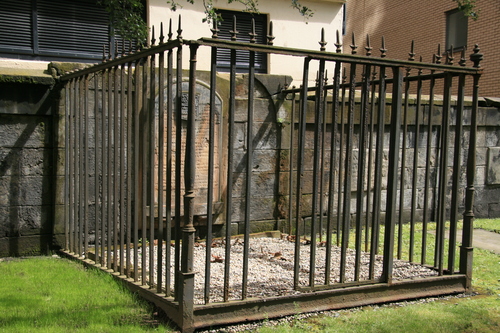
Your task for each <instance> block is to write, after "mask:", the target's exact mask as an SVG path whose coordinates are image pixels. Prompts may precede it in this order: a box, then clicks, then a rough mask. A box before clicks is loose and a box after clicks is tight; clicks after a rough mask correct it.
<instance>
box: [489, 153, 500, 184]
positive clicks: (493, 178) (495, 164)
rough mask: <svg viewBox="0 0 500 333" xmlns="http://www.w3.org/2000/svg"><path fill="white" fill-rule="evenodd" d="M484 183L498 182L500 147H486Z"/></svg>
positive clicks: (499, 174)
mask: <svg viewBox="0 0 500 333" xmlns="http://www.w3.org/2000/svg"><path fill="white" fill-rule="evenodd" d="M487 173H488V175H487V177H486V183H487V184H488V185H498V184H500V147H489V148H488V164H487Z"/></svg>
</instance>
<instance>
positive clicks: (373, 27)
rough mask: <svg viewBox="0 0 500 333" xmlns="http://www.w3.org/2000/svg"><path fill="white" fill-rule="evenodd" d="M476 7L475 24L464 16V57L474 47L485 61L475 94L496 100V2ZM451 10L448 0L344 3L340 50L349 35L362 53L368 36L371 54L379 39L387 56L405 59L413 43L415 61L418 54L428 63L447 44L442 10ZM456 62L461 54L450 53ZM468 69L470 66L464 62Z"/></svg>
mask: <svg viewBox="0 0 500 333" xmlns="http://www.w3.org/2000/svg"><path fill="white" fill-rule="evenodd" d="M477 7H478V8H479V9H480V14H479V19H478V20H477V21H474V20H472V19H471V18H469V23H468V24H469V30H468V36H467V46H468V50H467V52H466V58H467V60H468V57H469V55H470V54H471V53H472V49H473V48H474V45H475V44H478V45H479V47H480V49H481V53H483V54H484V60H483V61H482V62H481V66H482V67H483V68H484V70H485V71H484V74H483V76H482V78H481V89H480V96H489V97H500V80H498V77H499V75H500V66H498V63H497V60H496V55H498V54H499V53H500V43H498V40H497V39H498V37H497V36H499V34H500V1H498V0H483V1H478V2H477ZM454 8H456V3H455V2H453V1H451V0H437V1H425V2H422V1H413V0H356V1H349V2H348V3H347V22H346V23H347V29H346V35H345V36H344V52H349V47H348V45H350V44H351V32H354V34H355V36H356V44H357V45H358V46H359V48H358V53H360V54H364V49H363V48H364V46H365V45H366V35H367V34H369V35H370V38H371V44H372V47H373V48H374V49H373V55H374V56H379V55H380V51H378V49H379V48H380V41H381V38H382V36H384V37H385V40H386V48H387V50H388V51H387V57H388V58H395V59H407V58H408V53H409V52H410V43H411V40H412V39H413V40H414V41H415V53H416V57H415V59H416V60H417V61H418V59H419V58H420V56H422V57H423V61H424V62H430V61H432V55H433V54H434V53H436V52H437V46H438V44H441V52H443V50H444V46H445V43H446V12H447V11H449V10H452V9H454ZM454 57H455V64H456V63H457V62H458V60H459V58H460V53H455V54H454ZM467 66H472V63H471V62H470V61H468V63H467Z"/></svg>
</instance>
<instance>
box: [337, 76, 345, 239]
mask: <svg viewBox="0 0 500 333" xmlns="http://www.w3.org/2000/svg"><path fill="white" fill-rule="evenodd" d="M345 73H346V69H345V67H344V69H343V75H342V100H341V104H340V105H341V107H340V137H339V163H338V165H339V181H338V183H339V186H338V187H339V188H338V198H337V200H338V202H337V246H340V235H341V228H342V227H341V226H342V224H341V223H342V218H341V216H342V212H343V209H342V199H343V193H344V195H345V192H344V188H343V187H342V186H343V185H344V182H343V179H344V168H343V165H344V130H345V128H344V127H345V126H344V125H345V97H346V88H347V84H346V74H345ZM346 150H347V149H346Z"/></svg>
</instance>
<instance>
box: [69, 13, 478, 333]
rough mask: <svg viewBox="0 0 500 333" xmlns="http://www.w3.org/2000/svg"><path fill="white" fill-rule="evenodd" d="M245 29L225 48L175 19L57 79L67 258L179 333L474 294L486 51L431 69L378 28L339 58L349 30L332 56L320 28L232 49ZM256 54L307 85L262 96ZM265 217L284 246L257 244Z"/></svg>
mask: <svg viewBox="0 0 500 333" xmlns="http://www.w3.org/2000/svg"><path fill="white" fill-rule="evenodd" d="M236 24H237V23H236V21H235V22H234V27H235V28H234V29H233V32H232V34H233V35H232V38H231V40H222V39H219V38H218V35H217V32H218V30H217V28H214V29H213V33H214V34H213V36H212V38H201V39H199V40H196V41H195V40H183V38H182V28H181V23H180V18H179V26H178V30H177V36H176V37H175V38H173V32H172V23H171V22H170V26H169V32H168V34H167V36H164V34H163V27H162V28H161V32H160V37H159V44H157V45H155V42H156V41H155V38H154V30H153V40H152V41H151V46H150V47H148V48H146V49H144V50H141V51H139V52H136V53H134V54H120V55H118V54H117V55H115V56H114V57H110V56H107V55H105V56H104V61H103V62H102V63H101V64H97V65H94V66H91V67H88V68H85V69H82V70H79V71H76V72H72V73H67V74H65V75H63V76H62V77H61V80H62V81H63V82H65V84H66V89H65V121H66V127H65V137H66V141H65V146H66V151H65V160H66V164H65V165H66V186H65V207H66V210H65V220H66V223H65V235H66V243H65V245H66V248H65V252H66V253H67V254H68V255H70V256H73V257H76V258H79V259H82V260H85V261H86V262H87V263H91V264H93V265H95V266H98V267H100V268H102V269H105V270H109V271H112V272H115V273H117V275H119V276H120V277H121V278H122V279H124V280H125V281H128V282H130V286H131V288H132V289H134V290H138V291H140V293H141V295H143V296H144V297H146V298H147V299H149V300H151V301H153V302H155V303H156V304H158V305H159V306H160V307H162V308H163V309H164V310H165V311H166V312H167V315H168V316H169V317H170V318H171V319H172V320H174V322H176V323H177V324H178V325H179V326H180V327H181V329H182V330H183V331H186V332H187V331H192V330H194V329H195V328H198V327H203V326H210V325H217V324H224V323H231V322H237V321H241V320H250V319H262V318H264V317H265V316H266V315H267V316H281V315H287V314H293V313H297V312H301V311H313V310H316V311H317V310H321V309H328V308H338V307H342V306H355V305H362V304H365V302H375V303H376V302H381V301H387V300H398V299H405V298H414V297H422V296H429V295H437V294H441V293H450V292H461V291H464V290H467V289H468V288H470V279H471V263H472V261H471V258H472V222H473V218H474V214H473V196H474V173H475V145H476V123H477V119H476V113H477V108H478V82H479V78H480V75H481V69H480V65H479V64H480V61H481V59H482V55H481V54H480V53H479V48H478V47H477V46H476V48H475V49H474V53H473V54H472V55H471V56H470V59H471V60H472V62H473V67H466V66H465V65H466V59H465V51H463V52H462V53H461V54H460V59H459V61H458V65H454V64H453V61H454V58H453V53H451V52H447V53H445V54H444V55H443V54H441V52H440V51H439V50H438V53H437V54H436V55H434V62H433V63H423V62H422V60H421V59H420V61H416V60H415V53H414V50H413V45H412V48H411V51H410V53H409V55H410V57H409V59H408V60H394V59H387V58H386V49H385V43H384V41H382V47H381V48H380V52H381V53H380V56H373V55H372V46H371V45H370V40H369V38H368V39H367V42H366V46H365V47H364V50H365V54H364V55H360V54H358V53H357V48H358V47H357V46H356V44H355V42H354V37H353V41H352V44H351V46H350V49H351V50H350V51H351V52H350V54H345V53H342V45H341V43H340V40H339V37H338V34H337V43H336V44H335V45H336V50H335V52H326V50H325V48H324V47H325V44H326V43H325V42H324V39H323V37H322V40H321V41H320V45H321V49H320V50H319V51H309V50H300V49H290V48H284V47H278V46H274V45H272V41H273V39H274V37H273V36H272V31H270V36H268V45H259V44H256V43H252V41H251V42H250V43H243V42H238V41H237V36H236V31H237V29H236V27H237V25H236ZM322 36H324V32H322ZM165 39H166V41H164V40H165ZM118 48H119V47H118V46H116V47H115V49H118ZM200 48H209V49H210V52H211V65H210V66H211V67H210V70H209V72H208V74H206V73H203V74H200V72H199V71H197V56H198V50H199V49H200ZM344 48H346V47H344ZM221 49H226V50H229V52H230V67H229V75H228V76H227V78H226V79H224V80H226V81H223V80H222V79H221V78H220V77H219V76H218V74H217V70H218V67H217V52H218V50H221ZM184 52H188V53H189V54H188V58H189V66H188V67H185V64H184V62H183V59H184V58H185V54H183V53H184ZM239 52H247V53H248V64H247V65H248V70H247V72H245V73H244V74H241V73H240V72H239V70H238V71H237V69H236V62H237V55H238V54H239ZM257 52H263V53H268V54H273V55H274V54H279V55H285V56H293V57H295V58H297V57H299V58H301V59H302V61H303V69H302V73H303V77H302V78H294V80H295V81H294V82H299V84H298V87H296V86H290V82H286V83H285V84H284V85H282V86H281V87H280V88H278V89H276V91H273V92H271V94H270V96H266V95H265V94H264V93H262V89H263V88H262V83H261V81H260V79H259V77H258V76H257V75H256V74H255V68H256V60H255V59H256V53H257ZM443 58H444V59H443ZM185 69H186V70H187V71H186V70H185ZM203 82H204V83H203ZM311 82H312V83H311ZM466 95H471V96H472V97H471V98H469V97H466ZM263 101H265V103H268V104H266V105H268V106H267V107H265V108H264V109H263V107H262V105H263V104H262V103H264V102H263ZM280 110H281V111H280ZM283 110H286V112H285V111H283ZM279 112H282V113H279ZM283 112H284V113H283ZM280 114H284V116H283V117H281V116H280ZM286 142H288V143H286ZM273 154H274V155H273ZM269 156H275V157H274V159H273V158H271V157H269ZM266 163H267V164H266ZM261 164H266V165H271V167H268V168H269V170H267V172H262V171H260V169H259V165H261ZM273 165H274V166H273ZM264 192H265V193H266V194H263V193H264ZM267 202H271V203H272V205H274V206H272V207H274V208H273V209H272V210H271V212H270V213H269V214H268V215H266V208H265V207H264V206H265V205H266V203H267ZM266 207H267V206H266ZM460 212H464V215H463V220H462V218H461V217H460V216H459V213H460ZM257 216H258V217H257ZM262 219H266V220H269V221H274V222H273V223H274V225H275V227H274V228H273V229H276V230H280V231H281V233H279V232H278V234H280V236H279V237H278V238H262V237H261V238H254V237H253V236H254V235H253V234H252V233H253V232H254V227H253V223H254V222H255V221H256V220H262ZM459 229H461V230H462V232H463V236H462V239H461V240H460V239H458V238H457V231H458V230H459ZM268 234H269V233H268ZM271 234H272V232H271ZM235 235H238V236H235ZM261 236H262V234H261ZM312 292H314V293H312ZM366 293H371V295H372V297H367V298H366V299H367V301H360V299H361V298H363V297H361V298H360V296H359V295H361V294H363V295H365V294H366ZM314 297H316V299H315V298H314ZM342 297H343V298H342ZM340 298H342V299H343V300H344V301H342V302H341V303H342V304H338V302H339V299H340ZM332 302H337V303H335V304H337V305H335V306H333V305H332V304H334V303H332ZM292 303H293V304H298V305H296V308H294V307H293V306H291V304H292ZM260 307H263V308H262V309H264V310H263V311H264V312H262V311H260V312H259V311H258V310H257V309H258V308H260Z"/></svg>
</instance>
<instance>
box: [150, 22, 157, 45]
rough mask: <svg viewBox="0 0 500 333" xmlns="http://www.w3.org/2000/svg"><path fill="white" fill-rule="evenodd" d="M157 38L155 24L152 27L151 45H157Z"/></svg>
mask: <svg viewBox="0 0 500 333" xmlns="http://www.w3.org/2000/svg"><path fill="white" fill-rule="evenodd" d="M155 42H156V39H155V26H154V25H153V27H152V29H151V46H153V45H155Z"/></svg>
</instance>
